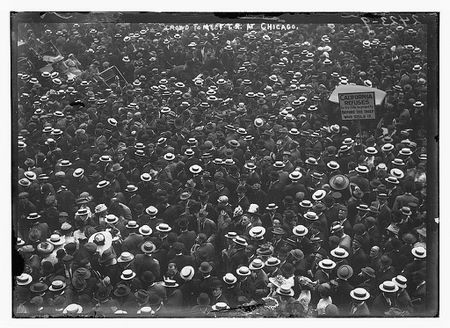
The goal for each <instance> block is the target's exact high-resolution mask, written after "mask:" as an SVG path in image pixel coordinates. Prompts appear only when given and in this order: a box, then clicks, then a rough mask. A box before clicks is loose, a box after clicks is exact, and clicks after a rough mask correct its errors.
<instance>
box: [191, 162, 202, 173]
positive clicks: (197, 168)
mask: <svg viewBox="0 0 450 328" xmlns="http://www.w3.org/2000/svg"><path fill="white" fill-rule="evenodd" d="M189 171H190V172H191V173H193V174H199V173H200V172H201V171H203V169H202V167H201V166H200V165H198V164H194V165H191V167H190V168H189Z"/></svg>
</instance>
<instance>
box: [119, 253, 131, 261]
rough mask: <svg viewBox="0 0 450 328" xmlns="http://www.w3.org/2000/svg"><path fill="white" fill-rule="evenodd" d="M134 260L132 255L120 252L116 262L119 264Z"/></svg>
mask: <svg viewBox="0 0 450 328" xmlns="http://www.w3.org/2000/svg"><path fill="white" fill-rule="evenodd" d="M133 259H134V255H133V254H131V253H129V252H122V254H120V256H119V257H118V258H117V262H119V263H128V262H131V261H132V260H133Z"/></svg>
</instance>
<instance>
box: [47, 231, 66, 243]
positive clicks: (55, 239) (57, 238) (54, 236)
mask: <svg viewBox="0 0 450 328" xmlns="http://www.w3.org/2000/svg"><path fill="white" fill-rule="evenodd" d="M47 241H48V242H50V243H52V244H53V245H54V246H61V245H62V244H64V243H65V239H64V238H61V236H60V235H58V234H57V233H54V234H52V235H51V236H50V238H48V239H47Z"/></svg>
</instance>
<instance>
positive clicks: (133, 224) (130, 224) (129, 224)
mask: <svg viewBox="0 0 450 328" xmlns="http://www.w3.org/2000/svg"><path fill="white" fill-rule="evenodd" d="M125 227H126V228H128V229H137V228H139V224H137V222H136V221H133V220H130V221H128V222H127V224H126V225H125Z"/></svg>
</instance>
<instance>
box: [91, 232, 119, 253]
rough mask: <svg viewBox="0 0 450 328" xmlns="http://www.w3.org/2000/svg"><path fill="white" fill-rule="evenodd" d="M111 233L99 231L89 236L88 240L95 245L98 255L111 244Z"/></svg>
mask: <svg viewBox="0 0 450 328" xmlns="http://www.w3.org/2000/svg"><path fill="white" fill-rule="evenodd" d="M112 239H113V238H112V235H111V233H110V232H109V231H99V232H96V233H94V234H93V235H92V236H90V237H89V240H88V241H89V242H90V243H94V244H96V245H97V251H98V252H99V253H100V255H102V254H103V252H104V251H105V250H107V249H108V248H110V247H111V246H112Z"/></svg>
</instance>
